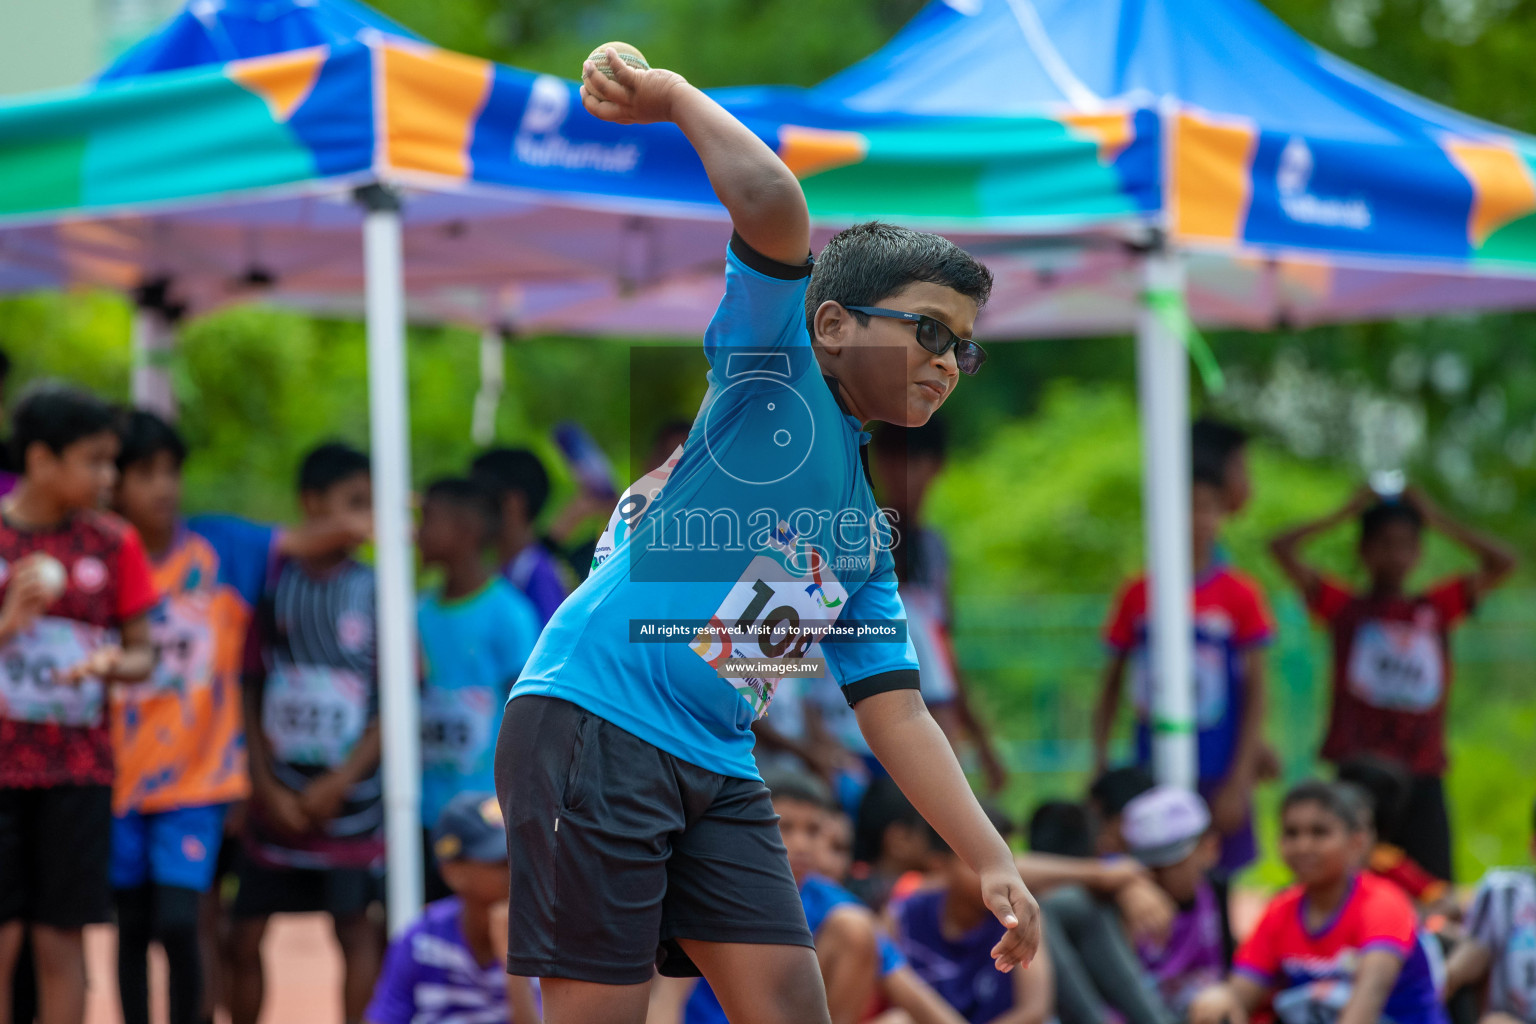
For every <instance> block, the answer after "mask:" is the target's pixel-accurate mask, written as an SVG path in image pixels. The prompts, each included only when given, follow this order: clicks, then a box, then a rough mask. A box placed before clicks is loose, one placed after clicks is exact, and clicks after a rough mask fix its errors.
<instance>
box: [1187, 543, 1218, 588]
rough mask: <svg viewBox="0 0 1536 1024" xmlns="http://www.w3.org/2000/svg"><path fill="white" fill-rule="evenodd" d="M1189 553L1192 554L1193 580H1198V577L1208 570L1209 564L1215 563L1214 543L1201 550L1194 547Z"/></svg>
mask: <svg viewBox="0 0 1536 1024" xmlns="http://www.w3.org/2000/svg"><path fill="white" fill-rule="evenodd" d="M1191 554H1192V555H1193V556H1194V557H1193V559H1192V562H1193V566H1192V567H1193V569H1194V572H1195V581H1196V582H1199V580H1200V577H1202V576H1204V575H1205V574H1206V573H1208V572H1210V570H1211V566H1213V565H1215V564H1216V545H1214V544H1212V545H1210V546H1208V547H1206V548H1204V549H1203V550H1202V549H1200V548H1195V549H1194V550H1193V551H1192V552H1191Z"/></svg>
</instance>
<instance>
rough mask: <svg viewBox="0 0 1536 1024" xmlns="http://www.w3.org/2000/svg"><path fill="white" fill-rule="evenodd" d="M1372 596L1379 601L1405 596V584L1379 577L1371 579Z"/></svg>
mask: <svg viewBox="0 0 1536 1024" xmlns="http://www.w3.org/2000/svg"><path fill="white" fill-rule="evenodd" d="M1371 596H1372V597H1374V598H1377V599H1382V598H1393V597H1402V596H1403V584H1402V581H1401V580H1397V581H1392V580H1384V579H1382V578H1381V577H1379V576H1376V577H1372V578H1371Z"/></svg>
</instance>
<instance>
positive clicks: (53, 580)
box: [34, 555, 69, 601]
mask: <svg viewBox="0 0 1536 1024" xmlns="http://www.w3.org/2000/svg"><path fill="white" fill-rule="evenodd" d="M36 565H37V568H36V569H35V570H34V571H35V572H36V573H37V578H38V580H39V581H40V582H41V583H42V585H43V588H44V589H45V590H47V591H48V600H50V601H57V600H58V599H59V597H60V596H61V595H63V593H64V588H65V586H67V585H68V583H69V576H68V574H66V573H65V571H64V563H62V562H60V561H59V560H58V559H57V558H54V557H53V556H52V555H38V556H37V562H36Z"/></svg>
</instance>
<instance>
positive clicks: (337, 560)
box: [299, 548, 352, 573]
mask: <svg viewBox="0 0 1536 1024" xmlns="http://www.w3.org/2000/svg"><path fill="white" fill-rule="evenodd" d="M351 557H352V551H351V549H350V548H343V549H341V550H340V551H327V552H326V553H325V554H323V555H309V556H308V557H305V558H301V559H299V564H300V565H302V566H303V567H304V568H305V569H307V570H309V571H310V572H312V573H326V572H330V571H331V570H332V569H334V568H336V567H337V566H338V565H341V564H342V563H343V562H346V561H347V560H348V559H350V558H351Z"/></svg>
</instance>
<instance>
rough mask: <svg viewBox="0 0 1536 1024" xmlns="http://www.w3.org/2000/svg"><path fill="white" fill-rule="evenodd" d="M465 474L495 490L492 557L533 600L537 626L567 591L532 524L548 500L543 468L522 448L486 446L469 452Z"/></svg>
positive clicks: (546, 475)
mask: <svg viewBox="0 0 1536 1024" xmlns="http://www.w3.org/2000/svg"><path fill="white" fill-rule="evenodd" d="M470 474H471V475H472V476H473V477H474V478H475V480H476V481H478V482H479V483H480V484H481V485H482V486H483V487H486V488H487V489H489V490H490V491H491V493H492V494H493V495H494V496H495V500H496V503H497V506H498V511H499V512H500V517H499V525H498V527H497V530H496V558H497V561H498V562H499V563H500V564H501V574H502V576H503V577H505V578H506V581H507V582H508V583H510V584H512V585H513V586H514V587H516V588H517V589H518V590H519V591H521V592H522V593H523V594H524V595H526V596H527V598H528V600H530V601H532V602H533V607H534V608H535V609H536V610H537V611H538V613H539V626H540V627H541V628H542V627H543V625H544V624H545V623H546V622H548V621H549V617H550V616H551V615H553V614H555V609H556V608H558V607H560V602H561V601H564V600H565V595H566V594H567V593H569V591H570V587H569V586H567V585H566V576H565V569H564V568H563V566H562V563H561V560H560V559H559V558H556V557H555V555H554V554H553V553H552V552H551V551H550V550H549V548H548V546H546V545H545V543H544V540H543V538H541V537H540V536H539V533H538V530H537V529H536V528H535V527H534V523H535V522H536V521H537V520H538V518H539V513H540V512H542V511H543V510H544V503H545V502H547V501H548V500H549V471H548V470H546V469H545V468H544V463H543V461H541V460H540V459H539V457H538V456H537V455H535V454H534V453H533V452H531V451H529V450H528V449H526V448H492V449H491V450H490V451H488V452H482V453H481V454H480V455H478V456H476V457H475V461H474V462H473V463H471V464H470Z"/></svg>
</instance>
